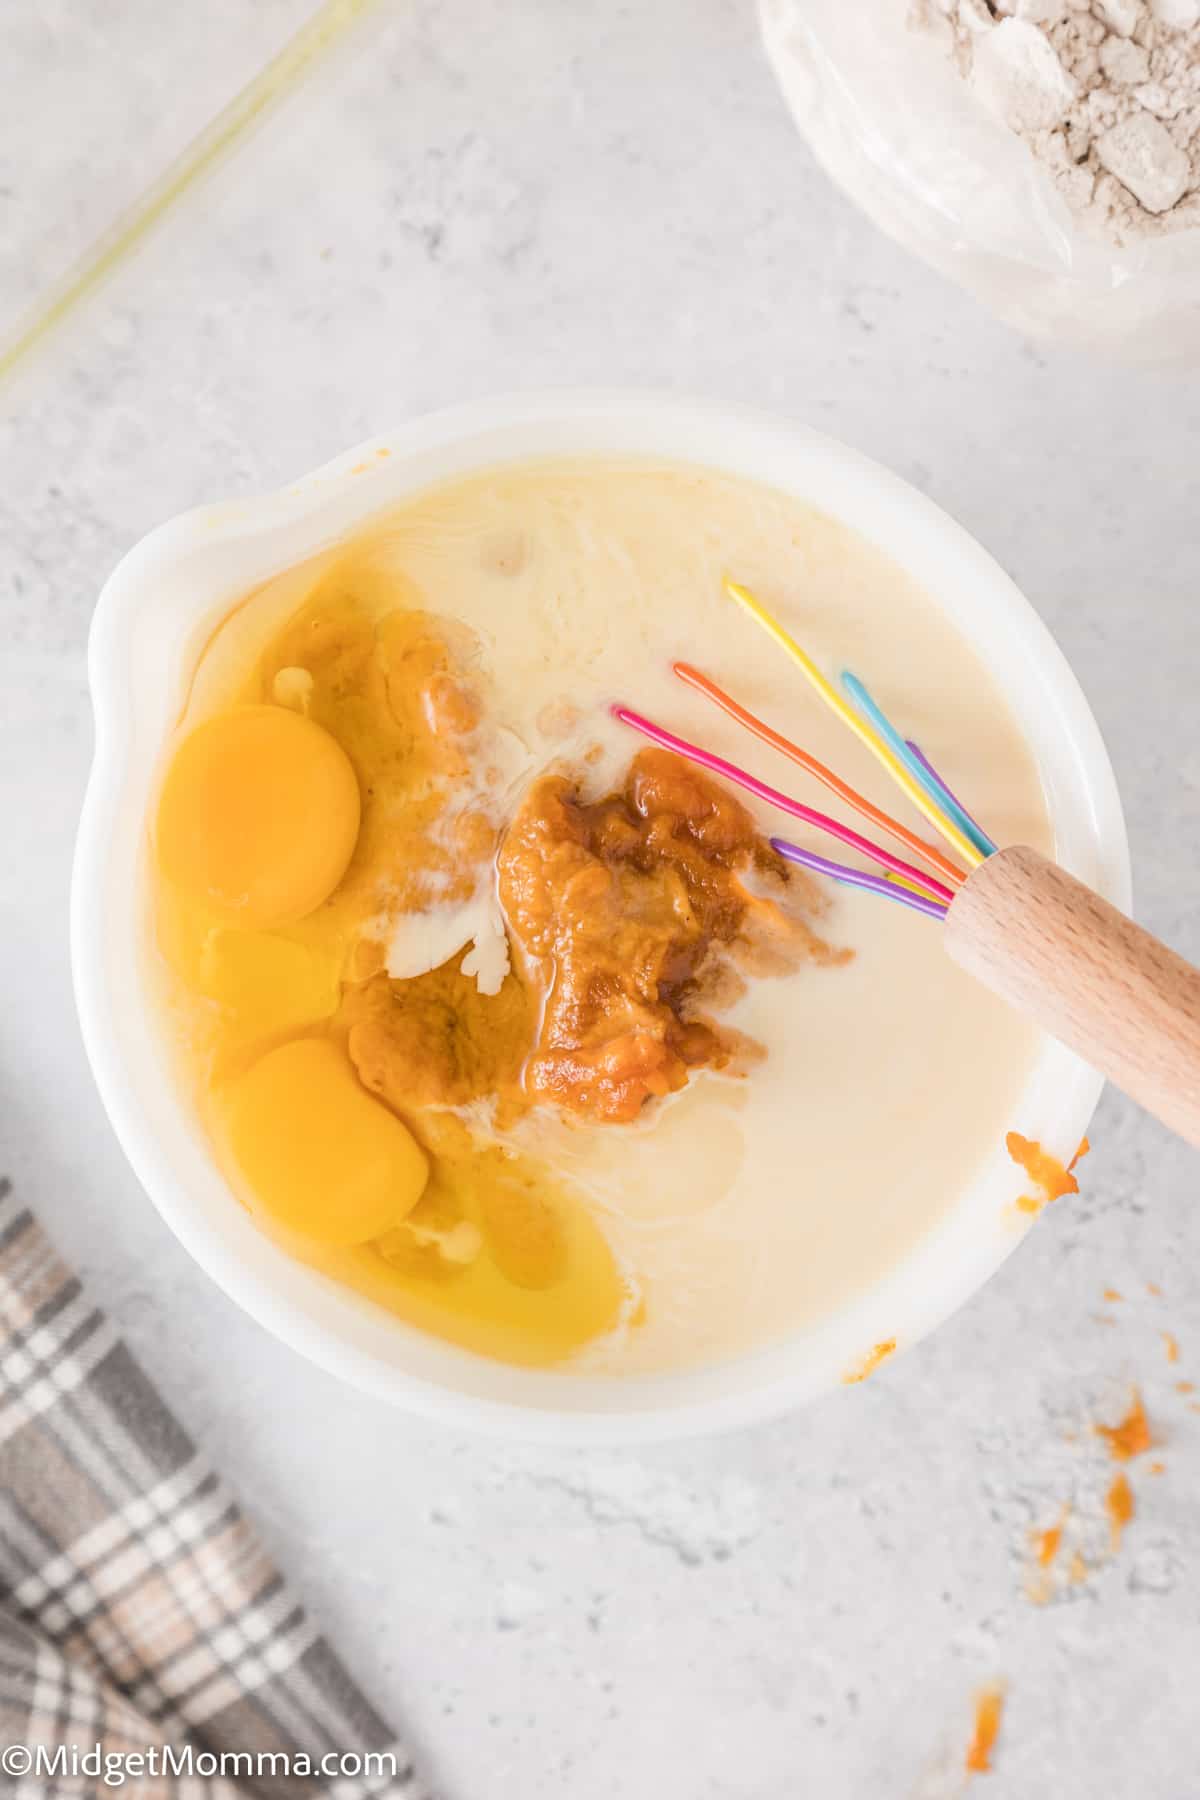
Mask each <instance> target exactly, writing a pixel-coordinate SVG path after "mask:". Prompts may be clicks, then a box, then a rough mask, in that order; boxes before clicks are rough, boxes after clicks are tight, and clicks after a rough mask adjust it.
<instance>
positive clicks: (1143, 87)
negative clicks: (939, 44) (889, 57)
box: [909, 0, 1200, 244]
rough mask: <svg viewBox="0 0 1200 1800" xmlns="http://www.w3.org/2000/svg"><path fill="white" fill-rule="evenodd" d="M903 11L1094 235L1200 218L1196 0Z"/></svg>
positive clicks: (960, 1)
mask: <svg viewBox="0 0 1200 1800" xmlns="http://www.w3.org/2000/svg"><path fill="white" fill-rule="evenodd" d="M909 20H910V24H911V25H912V27H913V29H914V30H918V31H923V32H928V33H930V34H931V35H935V36H937V37H939V38H940V39H941V40H942V41H943V43H944V45H945V49H946V52H947V54H948V55H949V56H951V57H952V59H953V60H954V62H955V64H956V66H957V67H958V69H959V71H960V72H961V74H962V75H963V78H964V79H965V80H966V81H967V82H968V84H969V85H970V87H971V88H972V90H973V91H974V92H975V93H976V94H977V96H978V97H979V99H980V101H981V102H982V103H983V104H984V105H986V106H987V107H988V108H989V110H991V111H992V112H993V113H995V114H996V115H997V116H998V117H999V118H1001V119H1002V120H1003V121H1004V122H1005V124H1007V125H1008V126H1010V127H1011V129H1012V130H1013V131H1015V132H1016V133H1017V134H1018V135H1019V136H1020V137H1021V138H1023V139H1024V141H1025V142H1026V143H1027V144H1028V145H1029V148H1030V149H1031V150H1032V152H1033V154H1034V155H1035V156H1036V157H1038V159H1039V160H1040V161H1041V162H1042V163H1043V164H1044V166H1045V167H1046V169H1047V170H1048V172H1049V174H1050V176H1051V178H1052V179H1053V181H1054V183H1055V186H1056V187H1057V188H1058V190H1059V192H1060V193H1061V194H1062V196H1063V198H1064V199H1065V200H1066V202H1067V204H1068V205H1069V206H1070V207H1071V208H1072V210H1073V211H1074V212H1075V214H1076V215H1077V216H1078V217H1079V218H1080V220H1081V221H1082V222H1083V223H1085V224H1086V225H1087V226H1088V227H1090V228H1091V229H1092V230H1094V231H1095V232H1097V233H1098V234H1099V235H1100V236H1102V237H1105V238H1107V239H1108V240H1109V241H1110V242H1115V243H1118V244H1121V243H1128V242H1130V241H1132V240H1135V239H1137V238H1139V237H1145V236H1148V235H1152V234H1153V235H1161V234H1164V233H1168V232H1172V231H1181V230H1184V229H1186V228H1194V227H1197V226H1200V0H913V3H912V4H911V6H910V10H909Z"/></svg>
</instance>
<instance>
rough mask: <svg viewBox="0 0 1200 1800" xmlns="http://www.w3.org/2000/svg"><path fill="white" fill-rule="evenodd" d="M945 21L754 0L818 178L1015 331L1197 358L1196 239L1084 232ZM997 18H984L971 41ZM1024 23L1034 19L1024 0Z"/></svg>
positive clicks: (889, 2)
mask: <svg viewBox="0 0 1200 1800" xmlns="http://www.w3.org/2000/svg"><path fill="white" fill-rule="evenodd" d="M1042 3H1043V5H1044V4H1045V0H1042ZM1158 3H1159V4H1160V5H1172V4H1174V5H1177V4H1179V3H1180V0H1158ZM1183 3H1184V4H1186V0H1183ZM978 4H979V5H980V6H982V5H983V4H984V0H978ZM1106 4H1107V5H1108V6H1109V7H1110V8H1112V9H1116V11H1115V13H1114V16H1116V14H1117V13H1119V11H1120V8H1121V7H1122V6H1123V5H1124V6H1128V5H1131V4H1132V5H1133V6H1134V10H1135V12H1136V11H1137V0H1106ZM948 10H951V0H945V4H939V0H761V11H762V24H763V33H764V37H765V40H766V46H767V51H768V54H769V56H770V58H771V61H772V63H773V65H774V67H775V71H776V73H777V75H778V77H779V80H780V82H781V84H782V87H783V91H784V95H785V97H786V99H787V102H788V105H789V106H790V108H791V111H792V113H793V116H794V117H795V120H796V123H797V125H798V126H799V128H800V130H801V132H802V133H803V134H804V136H805V137H806V138H807V140H808V142H809V144H810V145H811V146H812V149H813V151H814V152H815V154H816V155H817V157H818V158H819V160H820V161H821V163H822V164H823V165H824V167H825V169H826V171H827V172H828V174H829V175H830V176H832V178H833V179H834V181H836V182H838V183H839V184H840V185H841V186H842V187H843V188H844V189H845V190H846V192H847V193H848V194H849V195H850V196H851V197H852V198H853V199H854V200H856V201H857V202H858V204H859V206H861V207H862V209H863V211H864V212H866V213H867V214H868V215H869V217H870V218H871V219H873V220H874V222H875V223H876V224H877V225H878V226H879V227H880V228H881V229H882V230H884V231H886V232H888V233H889V234H890V235H891V236H892V237H894V238H896V239H897V240H898V241H899V242H900V243H902V244H904V245H906V246H907V247H908V248H909V249H911V250H913V251H915V252H916V253H917V254H918V255H919V256H922V257H924V258H925V260H926V261H927V262H929V263H932V264H933V265H934V267H935V268H938V269H940V270H942V272H943V273H945V274H947V275H950V276H953V278H954V279H955V280H956V281H959V282H961V283H962V285H963V286H964V287H967V288H969V289H970V290H971V291H972V292H973V293H974V294H975V295H976V296H977V297H978V298H979V299H980V300H982V301H983V302H984V303H985V304H986V305H988V306H990V307H991V308H992V309H993V311H995V312H997V313H998V314H999V315H1000V316H1001V317H1002V318H1004V319H1006V320H1007V321H1008V322H1009V323H1010V324H1012V325H1015V326H1017V327H1018V328H1019V329H1021V330H1023V331H1026V332H1028V333H1030V334H1031V335H1033V336H1036V337H1042V338H1049V339H1054V340H1056V341H1057V342H1060V343H1063V344H1068V345H1073V346H1077V347H1080V348H1087V349H1094V350H1102V351H1110V352H1112V353H1115V354H1118V355H1122V356H1125V357H1128V358H1131V359H1133V360H1137V361H1142V362H1160V363H1161V362H1177V361H1187V360H1193V361H1200V229H1192V228H1188V229H1185V230H1176V231H1172V232H1170V233H1166V232H1163V231H1162V230H1161V229H1160V228H1159V222H1158V221H1152V222H1151V229H1149V230H1142V231H1129V230H1128V229H1126V230H1125V232H1124V233H1123V235H1124V241H1123V242H1121V243H1117V242H1112V241H1109V239H1108V237H1107V235H1106V234H1105V233H1104V232H1103V231H1102V230H1097V229H1096V228H1095V227H1094V226H1093V225H1089V226H1086V227H1085V225H1084V224H1083V223H1082V221H1081V219H1080V217H1079V216H1078V215H1077V213H1076V211H1075V210H1073V208H1072V206H1071V205H1070V204H1068V201H1067V199H1066V198H1065V197H1064V194H1063V193H1062V192H1061V191H1060V187H1059V185H1058V184H1057V183H1056V180H1055V178H1054V174H1053V172H1052V170H1051V169H1050V168H1049V167H1048V166H1047V164H1046V163H1045V162H1044V161H1043V160H1042V159H1041V158H1040V157H1039V156H1036V155H1035V154H1034V153H1033V151H1032V149H1031V147H1030V144H1029V142H1027V141H1026V138H1025V137H1024V136H1022V135H1021V134H1020V133H1019V132H1018V131H1017V130H1014V129H1012V128H1011V127H1010V124H1009V123H1007V122H1006V121H1005V119H1004V118H1002V117H1001V116H1000V115H999V114H998V113H997V112H996V111H995V110H993V109H992V108H990V107H989V105H988V104H986V103H985V98H986V97H981V94H980V92H979V82H978V78H977V79H976V81H975V82H974V83H972V82H970V81H968V80H967V79H965V78H964V75H963V73H962V69H961V62H956V60H955V56H954V54H953V43H952V38H951V26H950V24H949V22H948V21H947V19H946V17H945V13H946V12H947V11H948ZM999 10H1001V9H998V8H995V7H989V8H988V13H987V16H986V25H985V26H981V31H983V30H987V29H990V28H991V26H992V22H993V20H994V18H995V15H996V13H997V12H998V11H999ZM1013 10H1014V11H1015V10H1016V8H1015V7H1014V9H1013ZM1022 10H1024V12H1025V13H1026V15H1027V16H1028V15H1030V14H1032V13H1035V12H1036V11H1037V10H1038V7H1037V0H1025V6H1024V8H1023V9H1022ZM1005 29H1006V32H1011V30H1012V27H1011V25H1007V26H1006V27H1005ZM1020 30H1022V31H1024V32H1025V33H1026V34H1027V35H1028V32H1029V30H1030V27H1028V26H1027V25H1021V27H1020ZM1143 35H1145V34H1144V33H1143ZM1125 41H1127V42H1128V43H1129V44H1130V45H1131V46H1133V51H1134V52H1136V50H1137V48H1138V47H1137V46H1136V45H1134V44H1133V39H1132V38H1129V39H1128V40H1125ZM1005 43H1006V44H1007V39H1006V40H1005ZM1018 48H1020V41H1019V39H1018ZM1034 48H1035V49H1036V48H1037V46H1036V45H1034ZM990 49H991V46H989V51H990ZM1130 53H1131V52H1130V51H1126V53H1125V54H1126V55H1127V56H1128V55H1129V54H1130ZM1113 54H1115V53H1113ZM977 66H982V65H981V64H980V65H977ZM1188 73H1189V78H1190V75H1191V73H1192V72H1191V71H1189V72H1188ZM1040 74H1041V71H1040V70H1037V69H1035V70H1033V71H1032V72H1031V77H1030V79H1031V80H1032V78H1033V77H1034V76H1038V77H1040ZM1196 78H1197V81H1198V83H1200V69H1198V70H1197V71H1196ZM1030 91H1031V92H1032V94H1033V102H1032V103H1035V104H1036V103H1041V102H1042V96H1041V94H1040V91H1039V90H1038V89H1037V87H1036V85H1035V86H1034V87H1033V88H1032V89H1031V90H1030ZM1198 97H1200V96H1198ZM1051 104H1053V101H1051ZM1151 129H1152V128H1151ZM1107 185H1108V189H1109V191H1110V192H1111V191H1113V190H1112V184H1111V182H1109V183H1108V184H1107ZM1121 191H1122V192H1124V190H1121ZM1126 197H1127V196H1126ZM1189 204H1191V201H1189Z"/></svg>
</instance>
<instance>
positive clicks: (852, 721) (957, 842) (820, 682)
mask: <svg viewBox="0 0 1200 1800" xmlns="http://www.w3.org/2000/svg"><path fill="white" fill-rule="evenodd" d="M725 592H726V593H727V594H728V595H729V597H730V599H731V600H735V601H736V602H737V604H738V605H739V606H740V607H741V608H742V610H743V611H744V612H746V613H748V614H749V615H750V617H751V618H752V619H753V620H754V621H755V623H756V624H758V625H760V626H761V627H762V629H763V630H764V631H765V632H766V633H767V636H768V637H770V638H773V639H774V641H775V642H776V643H777V644H778V645H779V647H780V649H781V650H783V651H784V652H785V654H786V655H787V656H789V657H790V658H791V660H792V662H794V663H795V665H796V667H797V668H798V669H799V670H800V672H801V673H802V674H803V675H804V677H805V678H806V680H807V681H808V682H809V683H810V684H811V685H812V687H814V688H815V689H816V691H817V693H818V694H819V695H820V696H821V698H822V700H824V702H825V704H826V706H828V707H829V708H830V710H831V711H832V712H833V713H835V714H836V715H837V717H838V718H839V719H841V721H842V723H843V724H844V725H846V726H848V727H849V729H850V730H851V731H852V732H853V733H854V735H855V737H856V738H858V739H859V740H860V742H861V743H863V744H865V745H866V747H867V749H868V750H869V751H870V752H871V754H872V756H874V757H875V758H876V759H877V760H878V761H879V762H881V763H882V764H883V766H884V768H885V769H886V770H887V772H888V774H889V775H890V776H891V777H892V780H893V781H894V782H895V783H896V784H897V786H898V787H899V788H901V789H902V791H903V792H904V793H905V794H906V795H907V796H908V798H909V800H911V801H912V804H913V805H914V806H915V807H916V809H917V811H918V812H920V813H923V814H924V816H925V817H926V818H927V819H928V820H929V823H930V824H931V825H932V826H933V827H934V829H935V830H936V831H939V832H940V833H941V835H942V836H943V837H944V838H945V840H946V842H947V843H948V844H949V845H950V847H951V849H953V850H956V851H957V852H958V854H959V856H961V858H962V859H963V861H964V862H965V863H966V865H967V867H968V868H969V869H977V868H978V867H979V865H980V863H981V862H983V860H984V858H985V856H986V855H987V854H988V853H987V852H986V851H984V850H980V849H979V848H978V846H977V845H976V844H975V842H974V840H973V839H972V838H970V837H968V836H967V834H966V833H965V832H964V831H963V830H962V828H961V826H959V825H958V823H957V822H956V821H955V820H954V819H952V818H951V817H949V816H948V814H947V813H946V812H945V811H944V810H943V808H942V806H941V804H940V803H939V802H938V801H936V800H934V799H933V798H932V796H931V795H930V793H929V790H928V789H927V788H926V787H925V785H924V782H923V781H920V780H918V779H917V777H916V776H915V775H914V774H913V773H912V770H911V768H910V767H909V764H908V760H907V757H905V756H897V754H896V752H895V751H894V750H893V749H892V747H891V745H890V744H888V743H887V742H885V740H884V739H883V738H882V737H881V736H880V734H879V732H878V731H877V730H876V729H875V727H874V725H873V724H872V723H870V722H869V721H868V720H867V719H864V718H863V717H862V715H861V714H860V713H858V712H856V711H855V709H854V708H853V707H852V706H849V705H848V704H847V703H846V701H845V700H843V699H842V696H841V695H840V694H839V693H838V691H837V689H836V688H835V687H834V685H833V683H832V682H830V681H827V680H826V678H825V676H824V675H823V674H822V673H821V671H820V669H819V668H818V667H817V665H816V663H815V662H814V661H813V659H812V657H811V656H809V655H808V653H807V651H805V650H802V649H801V648H800V645H799V644H798V643H797V642H796V640H795V638H793V637H792V636H791V635H790V633H789V632H787V631H785V630H784V628H783V626H782V625H781V624H780V623H779V621H778V619H776V618H774V617H773V616H772V614H771V613H769V612H768V611H767V609H766V607H765V606H764V605H763V604H762V601H761V600H758V599H756V598H755V596H754V595H753V594H752V593H751V592H750V590H749V588H745V587H742V586H741V584H740V583H739V582H736V581H731V580H729V579H728V578H727V579H726V581H725ZM901 742H902V743H903V740H901Z"/></svg>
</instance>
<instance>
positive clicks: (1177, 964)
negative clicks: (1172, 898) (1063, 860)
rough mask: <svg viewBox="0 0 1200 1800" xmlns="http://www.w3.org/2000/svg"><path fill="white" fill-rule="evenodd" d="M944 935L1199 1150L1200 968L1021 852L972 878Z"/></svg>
mask: <svg viewBox="0 0 1200 1800" xmlns="http://www.w3.org/2000/svg"><path fill="white" fill-rule="evenodd" d="M945 933H946V948H947V950H948V951H949V952H950V955H951V956H952V957H953V958H954V960H955V962H956V963H958V964H959V966H960V967H961V968H964V969H966V971H967V972H968V974H970V975H974V976H975V977H976V979H977V980H979V981H981V982H982V983H983V984H984V986H985V987H989V988H991V990H992V992H993V993H995V994H999V996H1000V997H1001V999H1003V1000H1007V1001H1008V1002H1009V1004H1010V1005H1011V1006H1015V1007H1018V1008H1019V1009H1020V1010H1021V1011H1022V1012H1024V1013H1028V1015H1029V1016H1030V1018H1033V1019H1036V1020H1037V1022H1038V1024H1039V1025H1041V1026H1042V1027H1043V1028H1044V1029H1045V1030H1046V1031H1048V1032H1049V1033H1050V1034H1051V1036H1053V1037H1056V1038H1058V1039H1059V1040H1060V1041H1061V1042H1062V1043H1064V1044H1066V1045H1067V1046H1068V1047H1069V1048H1070V1049H1072V1050H1074V1051H1076V1052H1077V1053H1078V1054H1079V1055H1080V1056H1081V1057H1083V1058H1084V1060H1085V1061H1086V1062H1089V1063H1091V1064H1092V1066H1093V1068H1096V1069H1099V1070H1100V1072H1101V1073H1102V1074H1104V1075H1107V1076H1108V1078H1109V1079H1110V1080H1111V1081H1114V1082H1115V1083H1116V1085H1117V1086H1118V1087H1120V1088H1123V1089H1124V1090H1125V1092H1126V1093H1127V1094H1129V1095H1131V1096H1132V1098H1133V1099H1135V1100H1137V1101H1138V1102H1139V1103H1140V1104H1141V1105H1142V1106H1144V1107H1145V1108H1146V1110H1147V1111H1148V1112H1152V1113H1153V1114H1154V1115H1155V1116H1156V1117H1157V1118H1159V1119H1161V1120H1162V1121H1163V1123H1164V1124H1165V1125H1169V1126H1170V1127H1171V1129H1172V1131H1176V1132H1178V1133H1179V1135H1180V1137H1183V1138H1186V1139H1187V1140H1188V1141H1189V1143H1192V1144H1196V1145H1198V1146H1200V969H1194V968H1193V967H1192V965H1191V964H1190V963H1186V962H1184V960H1183V958H1182V957H1181V956H1176V954H1175V952H1174V951H1173V950H1168V949H1167V947H1166V945H1165V944H1160V943H1159V941H1158V939H1157V938H1154V937H1151V935H1150V933H1149V932H1148V931H1143V930H1142V928H1141V926H1140V925H1135V924H1134V922H1133V920H1132V919H1129V918H1127V917H1126V916H1125V914H1124V913H1122V912H1118V911H1117V909H1116V907H1115V906H1110V905H1109V903H1108V901H1107V900H1102V899H1101V898H1100V896H1099V894H1094V893H1093V892H1092V890H1091V888H1089V887H1085V886H1084V884H1083V883H1082V882H1081V881H1076V880H1075V877H1074V876H1073V875H1068V874H1067V873H1066V871H1065V870H1063V869H1060V868H1059V867H1058V865H1057V863H1052V862H1048V861H1047V859H1046V858H1045V857H1044V856H1039V854H1038V852H1037V851H1036V850H1028V849H1025V848H1024V847H1022V846H1017V847H1015V848H1013V849H1011V850H1001V851H998V852H997V853H996V855H995V856H990V857H989V858H988V859H987V861H986V862H985V863H983V864H982V865H981V866H980V867H979V868H978V869H976V870H975V871H974V872H973V873H972V875H971V876H970V878H969V880H968V881H967V882H966V883H965V885H964V886H963V887H962V888H960V890H959V892H958V893H957V895H956V896H955V899H954V903H953V905H952V906H951V908H950V911H949V913H948V914H947V917H946V924H945Z"/></svg>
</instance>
